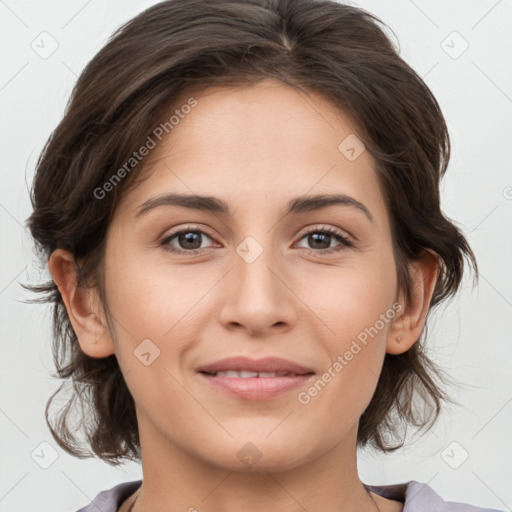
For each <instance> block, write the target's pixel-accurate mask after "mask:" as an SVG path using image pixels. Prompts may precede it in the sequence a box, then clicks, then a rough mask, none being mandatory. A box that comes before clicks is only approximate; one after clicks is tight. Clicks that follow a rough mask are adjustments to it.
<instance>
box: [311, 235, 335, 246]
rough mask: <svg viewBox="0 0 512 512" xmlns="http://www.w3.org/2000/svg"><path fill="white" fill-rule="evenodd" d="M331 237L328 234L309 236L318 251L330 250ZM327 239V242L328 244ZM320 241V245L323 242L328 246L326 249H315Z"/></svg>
mask: <svg viewBox="0 0 512 512" xmlns="http://www.w3.org/2000/svg"><path fill="white" fill-rule="evenodd" d="M330 238H331V235H328V234H326V233H313V234H311V235H309V239H310V240H309V241H310V242H313V246H314V248H316V249H328V248H329V242H330ZM326 239H327V242H326ZM319 241H320V245H321V244H322V242H323V243H324V245H325V244H326V247H315V244H316V243H317V242H319Z"/></svg>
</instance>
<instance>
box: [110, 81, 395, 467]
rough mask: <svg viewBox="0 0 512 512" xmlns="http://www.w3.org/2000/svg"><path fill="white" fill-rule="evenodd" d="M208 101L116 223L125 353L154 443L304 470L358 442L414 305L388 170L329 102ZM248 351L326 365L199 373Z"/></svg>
mask: <svg viewBox="0 0 512 512" xmlns="http://www.w3.org/2000/svg"><path fill="white" fill-rule="evenodd" d="M187 99H188V97H187ZM194 99H195V100H196V101H197V104H194V105H195V106H193V107H191V108H184V109H182V110H181V112H180V113H181V115H179V116H177V117H176V118H175V119H179V122H178V123H177V124H174V127H173V128H172V132H171V133H170V135H169V136H168V137H166V138H162V141H161V142H159V141H158V138H156V137H153V139H154V141H155V143H156V147H154V148H152V149H150V151H151V155H150V158H151V160H152V161H153V165H152V167H151V174H149V177H148V179H146V180H143V181H142V182H141V183H140V184H139V185H138V186H136V187H135V188H133V189H131V190H130V191H128V192H127V193H126V195H125V196H124V197H123V199H122V201H121V203H120V204H119V206H118V208H117V210H116V213H115V216H114V218H113V221H112V223H111V226H110V230H109V233H108V239H107V250H106V256H105V263H106V267H105V269H106V272H105V279H106V281H105V283H106V293H107V297H108V301H109V312H110V314H111V316H112V318H113V325H114V328H115V335H116V337H115V341H114V344H115V349H116V357H117V358H118V360H119V363H120V365H121V368H122V371H123V374H124V376H125V379H126V382H127V385H128V387H129V389H130V391H131V393H132V395H133V397H134V400H135V403H136V408H137V416H138V421H139V431H140V436H141V443H142V445H143V453H144V449H146V450H147V452H148V453H149V451H150V446H153V447H154V449H155V450H156V449H157V448H156V447H157V446H158V450H160V452H159V453H160V455H161V456H162V457H165V456H166V455H165V454H169V455H171V454H176V453H177V452H178V451H179V452H181V453H187V454H188V455H191V456H193V457H195V458H196V459H201V460H203V461H206V462H208V463H210V464H214V465H216V466H222V467H225V468H231V469H233V470H237V471H243V470H244V465H246V466H247V465H251V464H253V463H255V462H257V464H256V465H255V467H254V470H256V471H257V470H258V469H261V470H268V469H269V468H273V469H274V470H277V469H278V468H279V469H286V468H292V467H294V466H297V465H299V464H303V463H305V462H307V461H311V460H313V459H314V458H316V457H319V456H320V455H321V454H324V453H326V452H327V451H329V450H332V449H333V448H334V447H336V446H338V445H339V444H340V443H342V442H344V443H348V444H349V445H350V446H353V445H355V444H354V443H355V435H356V432H357V424H358V421H359V418H360V416H361V414H362V413H363V411H364V409H365V408H366V406H367V405H368V403H369V401H370V399H371V397H372V395H373V392H374V390H375V387H376V384H377V378H378V375H379V373H380V369H381V366H382V362H383V358H384V355H385V352H386V340H387V338H388V336H389V330H390V326H391V324H392V319H393V318H394V317H395V315H397V314H398V311H399V310H400V308H401V305H399V304H398V303H397V302H395V301H396V298H397V280H396V271H395V264H394V257H393V251H392V241H391V231H390V220H389V217H388V213H387V209H386V205H385V201H384V197H383V194H382V191H381V189H380V187H379V183H378V179H377V174H376V172H375V169H374V164H375V162H374V160H373V158H372V157H371V155H370V154H369V152H368V151H365V150H364V147H363V146H361V145H360V142H358V139H356V138H355V134H354V128H353V127H352V126H351V125H350V124H349V122H348V121H347V120H346V119H344V118H343V117H342V116H340V115H339V114H338V113H336V112H335V110H334V108H333V107H332V106H331V105H330V104H329V103H328V102H327V101H325V100H323V99H322V98H320V97H318V96H316V95H313V94H307V95H306V94H305V93H302V92H301V93H299V92H297V91H296V90H294V89H292V88H290V87H288V86H286V85H284V84H281V83H280V82H276V81H273V80H265V81H263V82H261V83H260V84H258V85H256V86H252V87H244V88H227V87H226V88H218V87H215V88H211V89H209V90H207V91H206V92H204V93H202V94H199V95H195V96H194ZM183 104H184V105H185V104H186V100H185V101H184V102H183ZM177 108H178V110H180V109H179V106H178V107H177ZM185 112H187V113H185ZM172 114H173V112H171V113H169V117H171V115H172ZM171 194H172V195H186V196H188V197H189V199H188V200H187V201H186V202H187V203H189V207H187V206H186V205H185V201H181V204H173V201H172V198H170V197H169V198H167V199H166V196H170V195H171ZM331 195H339V196H343V197H345V199H344V200H341V201H340V202H332V203H331V204H330V205H326V204H324V205H323V206H322V203H321V201H317V202H315V201H312V202H311V199H312V198H313V197H316V196H331ZM205 196H208V197H209V198H212V199H211V200H210V201H205V200H203V201H201V202H200V201H199V199H200V198H202V197H205ZM307 201H310V202H307ZM219 202H222V203H223V204H224V205H225V206H226V208H225V210H226V211H220V210H221V209H220V208H219V209H217V211H213V210H211V209H209V208H206V206H210V207H211V206H212V205H217V203H219ZM199 203H200V204H201V205H202V206H204V208H203V207H201V208H198V207H190V206H192V205H193V204H195V205H196V206H198V205H199ZM290 206H291V207H290ZM325 230H329V232H328V233H325ZM179 232H182V233H181V235H180V234H178V233H179ZM186 233H189V234H188V235H187V234H186ZM231 356H242V357H247V358H250V359H253V360H260V359H262V358H267V357H276V358H281V359H284V360H287V361H288V362H292V363H295V364H297V365H300V366H301V367H303V368H304V369H305V371H307V372H311V373H310V374H309V375H306V376H302V377H298V376H296V375H295V376H291V377H290V376H289V377H286V376H285V377H280V378H279V377H272V376H259V377H250V378H246V376H247V374H244V376H240V375H239V376H237V377H234V376H231V377H229V376H225V375H224V376H223V374H221V375H217V376H207V375H205V374H203V373H200V371H199V369H200V368H202V367H205V366H207V365H210V364H212V363H215V362H217V361H219V360H221V359H224V358H227V357H231ZM256 364H258V363H256ZM224 366H226V365H224ZM228 366H229V363H228ZM221 369H222V368H220V369H219V371H220V370H221ZM225 369H226V368H225ZM267 370H268V368H267ZM295 373H297V372H295ZM237 375H238V374H237ZM263 379H266V380H265V382H262V380H263ZM272 379H274V381H273V382H272ZM221 384H222V385H221ZM287 386H288V388H290V387H291V389H287V390H286V389H285V388H286V387H287ZM237 389H238V391H236V390H237ZM244 390H245V391H244ZM258 390H259V391H258ZM249 443H251V444H249ZM347 446H348V445H347ZM251 457H252V459H251ZM249 461H253V462H249Z"/></svg>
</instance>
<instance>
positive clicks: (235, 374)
mask: <svg viewBox="0 0 512 512" xmlns="http://www.w3.org/2000/svg"><path fill="white" fill-rule="evenodd" d="M213 375H214V376H215V377H237V378H242V379H250V378H251V377H260V378H265V377H284V376H286V375H295V374H294V373H288V372H247V371H241V372H237V371H234V370H227V371H224V372H215V373H214V374H213Z"/></svg>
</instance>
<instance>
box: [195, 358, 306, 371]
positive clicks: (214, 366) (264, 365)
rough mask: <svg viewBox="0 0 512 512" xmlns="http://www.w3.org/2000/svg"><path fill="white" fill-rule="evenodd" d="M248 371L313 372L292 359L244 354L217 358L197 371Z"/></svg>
mask: <svg viewBox="0 0 512 512" xmlns="http://www.w3.org/2000/svg"><path fill="white" fill-rule="evenodd" d="M229 370H231V371H237V372H241V371H248V372H288V373H295V374H298V375H305V374H307V373H314V372H313V370H312V369H311V368H307V367H305V366H302V365H300V364H298V363H294V362H293V361H288V360H287V359H282V358H280V357H264V358H262V359H252V358H250V357H246V356H233V357H227V358H225V359H219V360H218V361H215V362H213V363H210V364H207V365H204V366H200V367H199V368H198V369H197V371H198V372H208V373H215V372H225V371H229Z"/></svg>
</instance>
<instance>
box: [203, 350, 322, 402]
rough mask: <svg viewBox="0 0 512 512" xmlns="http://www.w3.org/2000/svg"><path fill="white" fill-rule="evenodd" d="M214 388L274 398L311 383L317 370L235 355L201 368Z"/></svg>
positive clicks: (245, 396)
mask: <svg viewBox="0 0 512 512" xmlns="http://www.w3.org/2000/svg"><path fill="white" fill-rule="evenodd" d="M197 375H198V376H199V377H200V379H201V382H203V383H205V384H207V385H208V387H209V388H210V389H214V390H216V391H221V392H222V393H223V394H226V395H228V396H230V397H232V398H237V399H242V400H270V399H272V398H277V397H280V396H282V395H285V394H286V393H289V392H291V391H293V390H294V389H297V388H298V387H301V386H303V385H305V384H307V383H308V381H310V380H311V379H312V378H313V377H314V376H315V375H316V374H315V372H314V371H313V370H312V369H310V368H307V367H305V366H302V365H300V364H298V363H294V362H292V361H288V360H286V359H281V358H276V357H267V358H265V359H259V360H256V359H250V358H248V357H245V356H238V357H231V358H227V359H223V360H221V361H217V362H215V363H212V364H210V365H207V366H202V367H200V368H198V369H197Z"/></svg>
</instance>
